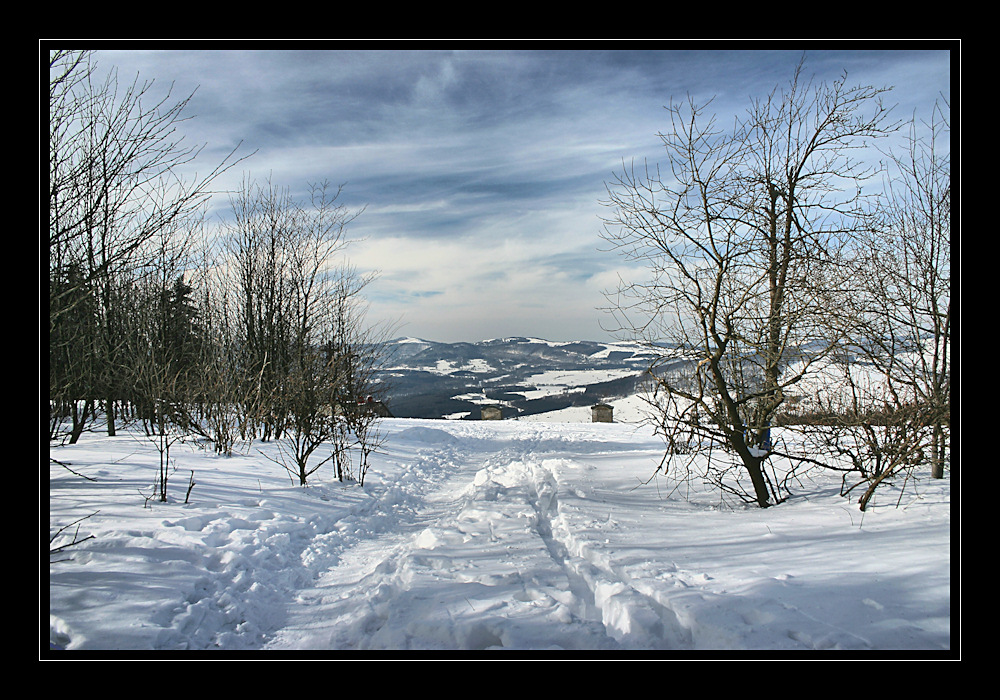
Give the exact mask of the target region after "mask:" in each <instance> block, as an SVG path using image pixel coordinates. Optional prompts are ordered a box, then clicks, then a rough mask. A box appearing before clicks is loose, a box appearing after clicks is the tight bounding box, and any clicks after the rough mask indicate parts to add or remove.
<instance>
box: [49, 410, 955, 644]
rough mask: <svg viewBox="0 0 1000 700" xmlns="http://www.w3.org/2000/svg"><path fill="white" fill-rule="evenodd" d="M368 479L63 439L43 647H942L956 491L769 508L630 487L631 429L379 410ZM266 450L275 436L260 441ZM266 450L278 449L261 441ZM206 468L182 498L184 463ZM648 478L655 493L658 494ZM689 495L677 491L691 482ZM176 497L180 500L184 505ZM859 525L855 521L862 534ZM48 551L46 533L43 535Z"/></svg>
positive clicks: (644, 444)
mask: <svg viewBox="0 0 1000 700" xmlns="http://www.w3.org/2000/svg"><path fill="white" fill-rule="evenodd" d="M384 425H385V429H386V431H387V433H388V437H389V439H388V440H387V442H386V445H385V449H384V451H383V453H381V454H379V455H378V456H377V459H376V461H375V463H374V466H373V468H372V470H371V471H370V472H369V474H368V477H367V479H366V484H365V487H364V489H360V488H358V487H357V486H356V485H353V484H340V483H338V482H336V481H330V480H329V478H328V477H326V478H323V477H322V476H321V478H318V479H314V481H313V483H312V484H311V485H310V486H309V487H308V488H301V487H298V486H295V485H293V484H290V483H289V479H288V477H287V475H286V474H284V473H283V472H282V471H281V470H280V469H276V468H275V464H274V462H272V461H270V460H268V459H266V458H265V457H263V456H262V455H260V454H259V453H257V454H254V452H253V451H250V452H248V453H247V454H243V455H237V456H234V457H232V458H219V457H214V456H212V455H210V454H206V453H205V452H201V451H199V450H191V449H187V450H182V449H178V450H175V451H174V453H173V458H174V459H175V460H176V463H177V474H176V475H175V476H174V477H173V478H174V480H175V484H177V482H178V481H180V483H179V484H177V485H175V486H174V487H172V488H173V489H174V491H173V493H174V494H175V499H174V500H173V501H172V502H171V503H167V504H152V505H144V504H143V501H142V498H141V496H140V495H138V494H139V493H140V492H148V488H149V483H150V478H151V476H152V475H153V474H155V473H156V465H157V464H158V455H157V453H156V452H155V450H154V449H152V448H151V447H150V446H149V445H148V443H145V444H144V443H143V442H142V441H141V440H139V441H137V440H135V439H133V438H129V437H118V438H107V437H106V436H103V437H102V436H99V435H90V436H87V438H86V440H84V441H81V444H80V445H76V446H72V447H66V448H58V449H54V450H53V456H56V457H57V458H58V459H61V460H63V461H66V462H71V463H72V465H73V468H74V469H75V470H76V471H77V472H78V473H86V474H87V475H88V476H91V477H93V478H94V480H93V481H84V480H82V479H81V478H79V477H78V476H75V475H73V474H71V473H69V472H67V471H66V470H64V469H62V468H60V467H58V466H53V465H50V484H49V501H50V513H51V514H50V517H51V519H52V520H51V522H52V524H53V525H52V526H53V527H55V526H57V525H62V524H65V523H69V522H72V521H74V520H76V519H77V518H80V517H83V516H86V515H88V514H91V515H92V517H89V518H87V519H86V520H85V521H84V522H83V524H82V527H83V528H84V529H83V530H82V531H81V534H84V535H85V534H93V535H94V537H93V539H90V540H87V541H86V542H85V543H83V544H81V545H80V546H79V547H76V548H73V549H70V550H67V553H66V554H65V555H64V556H62V557H61V558H60V559H59V560H58V561H56V562H54V563H52V564H51V565H50V572H49V607H50V610H49V614H50V618H49V619H50V625H49V627H50V632H49V641H50V643H52V644H55V645H58V646H59V647H62V648H66V649H69V650H73V649H81V650H88V649H132V650H152V651H173V650H220V649H221V650H230V651H256V650H284V651H290V652H300V651H301V652H307V651H310V650H345V651H349V650H377V651H381V650H389V651H412V650H431V651H438V650H442V651H465V650H486V649H489V650H494V649H503V650H518V651H532V650H568V651H570V652H574V651H579V652H586V651H591V650H595V651H598V652H600V653H613V652H615V651H619V650H629V651H631V650H657V651H671V650H681V651H685V650H687V651H699V650H746V649H752V650H762V649H763V650H772V651H774V650H784V651H803V650H850V651H860V652H871V651H875V650H882V649H930V650H944V649H948V648H949V646H950V585H951V582H950V506H949V503H950V492H949V483H948V481H947V480H943V481H925V482H923V483H922V484H921V486H920V488H919V489H915V488H914V487H913V486H911V487H909V490H908V491H907V492H905V500H904V501H903V504H904V505H903V506H902V507H896V506H895V502H896V500H897V499H898V494H896V493H892V494H890V495H889V497H888V498H889V499H890V501H891V502H892V504H893V505H891V506H890V505H886V506H885V507H877V508H875V509H874V510H873V511H871V512H869V513H866V514H865V515H864V519H863V520H862V517H861V514H860V513H859V512H858V511H857V510H856V509H855V508H853V507H852V505H851V504H850V502H848V501H846V500H845V499H843V498H841V497H840V496H839V495H838V494H837V491H838V489H839V483H838V482H837V480H836V477H835V476H834V477H833V478H832V479H830V478H827V480H826V481H824V480H823V479H819V480H818V481H816V482H815V483H807V484H803V486H802V489H801V494H802V495H801V496H799V497H798V498H796V499H795V500H793V501H790V502H789V503H787V504H784V505H782V506H780V507H778V508H774V509H768V510H767V511H761V510H759V509H753V508H728V507H718V495H717V494H712V493H710V492H702V493H700V494H699V493H694V492H692V493H691V494H690V496H691V498H690V499H687V498H683V497H680V495H679V494H675V495H674V496H672V497H670V498H667V494H666V492H665V490H661V489H660V486H661V485H660V484H650V485H643V483H642V482H645V481H647V480H648V479H649V477H650V475H651V474H652V471H653V469H654V467H655V465H656V464H657V463H658V461H659V459H660V456H661V450H662V444H661V443H660V441H659V440H658V439H657V438H655V437H654V436H652V435H651V434H649V433H648V432H645V431H643V430H639V429H637V428H636V427H634V426H629V425H625V424H566V423H563V424H559V423H519V422H509V421H501V422H492V421H472V422H467V421H454V422H452V421H418V420H404V419H399V420H396V419H390V420H387V421H385V424H384ZM255 447H257V448H258V449H268V447H267V446H265V445H260V446H256V445H255ZM270 449H273V446H272V447H271V448H270ZM188 469H190V470H193V471H194V472H195V473H196V474H197V478H196V481H197V485H196V486H195V488H194V491H193V496H194V497H193V498H192V500H191V503H189V504H184V503H182V502H181V501H182V500H183V481H181V480H182V479H184V477H186V475H187V470H188ZM662 486H665V484H663V485H662ZM697 486H698V485H697V484H691V488H692V489H693V491H696V490H697ZM178 493H180V494H181V495H180V498H179V499H178V498H177V494H178ZM862 523H863V527H862ZM57 544H58V541H57Z"/></svg>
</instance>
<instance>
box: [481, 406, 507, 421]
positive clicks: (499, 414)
mask: <svg viewBox="0 0 1000 700" xmlns="http://www.w3.org/2000/svg"><path fill="white" fill-rule="evenodd" d="M482 418H483V420H503V411H502V410H501V409H500V407H499V406H483V409H482Z"/></svg>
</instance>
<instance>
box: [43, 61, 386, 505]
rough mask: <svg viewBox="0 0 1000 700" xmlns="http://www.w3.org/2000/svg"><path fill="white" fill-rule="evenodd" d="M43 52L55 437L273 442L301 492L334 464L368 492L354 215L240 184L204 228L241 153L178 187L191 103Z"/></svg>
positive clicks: (363, 335) (324, 190)
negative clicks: (128, 428)
mask: <svg viewBox="0 0 1000 700" xmlns="http://www.w3.org/2000/svg"><path fill="white" fill-rule="evenodd" d="M49 60H50V63H49V110H50V120H49V123H50V134H49V329H48V330H49V438H50V440H53V441H68V442H70V443H72V442H75V441H76V440H78V439H79V437H80V435H81V434H82V433H83V431H85V430H96V429H100V430H106V431H107V433H108V434H109V435H114V434H115V433H116V431H117V430H118V429H120V428H121V427H122V426H123V425H126V424H128V425H136V426H141V429H142V430H144V431H145V433H146V434H147V435H150V436H158V437H159V438H161V439H163V443H162V444H164V445H168V444H169V441H168V440H166V438H167V437H168V436H181V435H185V436H186V435H198V436H202V437H203V438H205V439H207V440H210V441H211V442H212V444H213V445H214V449H215V450H216V451H217V452H219V453H221V454H229V453H231V451H232V449H233V447H234V445H235V444H236V442H237V441H240V440H253V439H262V440H272V439H279V438H280V439H281V442H280V454H281V458H280V461H281V463H282V465H283V466H284V467H285V468H286V469H288V471H289V472H290V473H291V474H293V475H294V477H295V478H297V479H298V480H299V483H303V484H304V483H306V479H307V477H308V476H309V475H310V474H312V473H314V472H315V471H316V470H317V469H318V468H319V467H320V466H321V465H322V464H325V463H327V462H330V461H332V462H333V464H334V468H335V469H336V473H337V475H338V477H339V478H341V479H346V478H354V477H360V479H361V480H362V482H363V478H364V473H365V471H366V470H367V458H368V455H369V454H370V452H371V451H372V450H373V449H375V447H376V446H377V444H378V441H379V438H378V436H377V434H375V433H376V432H377V431H376V425H375V423H374V421H373V416H372V414H371V412H370V411H368V410H365V408H364V407H363V406H361V405H359V403H358V397H367V396H370V395H376V396H378V395H380V393H381V392H380V391H379V385H378V384H377V383H376V380H375V376H374V374H375V370H376V369H377V368H378V366H379V363H380V361H381V358H382V351H383V349H384V347H385V344H384V338H383V337H382V336H381V335H380V334H379V333H378V331H375V330H372V329H370V328H369V327H368V326H366V323H365V317H364V299H363V296H362V292H363V290H364V289H365V287H366V285H367V284H368V283H370V281H371V277H369V276H363V275H359V274H358V273H357V272H356V271H355V270H354V269H352V268H351V267H350V266H349V265H348V264H347V263H346V261H345V258H344V255H343V253H344V247H345V245H346V244H347V238H346V228H347V226H348V225H349V224H350V223H351V222H352V221H353V220H354V219H355V218H356V217H357V216H358V215H359V214H360V211H351V210H348V209H347V208H346V207H345V206H344V205H342V204H340V203H339V202H338V199H339V196H340V190H339V189H338V188H332V187H330V186H329V184H327V183H319V184H315V185H311V186H310V187H309V191H308V194H307V195H306V196H305V197H304V198H297V197H295V196H293V195H292V194H291V192H290V190H289V189H287V188H281V187H277V186H275V185H274V184H272V183H271V182H269V181H268V182H264V183H260V182H257V181H254V180H253V179H252V178H250V177H249V176H247V177H245V178H244V180H243V181H242V183H241V185H240V187H239V189H238V190H237V191H236V192H232V193H230V195H229V205H230V207H229V212H228V215H226V216H224V217H222V221H221V223H212V222H209V221H208V220H207V214H206V209H207V204H208V202H209V199H210V198H211V196H212V195H213V189H212V188H213V186H214V184H215V182H216V181H217V180H218V178H219V176H220V175H222V174H223V173H225V172H227V171H229V170H230V169H231V168H232V167H233V166H235V165H236V164H238V163H240V162H241V161H242V160H244V158H245V157H237V156H236V150H234V151H233V152H231V153H230V154H229V155H228V156H227V157H226V158H225V159H224V160H223V161H222V162H221V163H220V164H219V165H217V166H216V167H214V168H213V169H212V170H211V171H210V172H209V174H208V175H207V176H204V177H201V178H196V179H194V180H186V179H184V176H183V171H184V166H186V165H188V164H189V163H191V162H192V161H193V160H194V158H195V157H196V156H197V155H198V154H199V152H200V149H199V148H196V147H186V146H182V145H181V140H180V138H179V137H178V136H177V130H178V127H179V125H180V122H182V121H183V120H184V119H186V116H185V115H184V113H183V112H184V108H185V106H186V104H187V102H188V100H189V99H190V96H189V97H187V98H184V99H180V100H178V101H176V102H175V101H173V99H172V97H171V95H170V93H169V91H168V92H167V94H166V96H164V97H162V98H154V90H153V84H152V83H151V82H143V83H140V82H139V81H138V79H137V80H136V81H134V82H132V83H131V84H128V85H125V86H123V85H121V84H119V81H118V77H117V74H116V73H115V72H114V71H111V72H110V73H109V74H108V75H107V77H106V78H103V79H101V80H98V78H97V70H96V65H95V64H94V63H93V61H92V57H91V56H90V55H89V54H88V53H87V52H76V51H53V52H51V53H50V56H49ZM321 445H327V446H331V445H332V447H333V449H332V450H324V454H323V455H322V456H320V455H318V454H316V451H317V449H318V448H319V447H320V446H321ZM352 455H359V457H356V458H354V461H353V463H352ZM314 457H315V458H314ZM317 460H318V461H317ZM161 486H162V488H161V494H160V495H161V497H162V498H163V499H165V497H166V484H165V480H164V482H163V484H162V485H161Z"/></svg>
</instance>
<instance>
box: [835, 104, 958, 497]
mask: <svg viewBox="0 0 1000 700" xmlns="http://www.w3.org/2000/svg"><path fill="white" fill-rule="evenodd" d="M946 109H947V108H946V106H942V105H940V104H938V105H936V106H935V108H934V111H933V114H932V117H931V120H930V121H929V122H927V123H921V122H919V121H918V120H916V119H914V120H913V121H912V122H911V124H910V130H909V132H908V133H907V135H906V139H905V146H904V149H903V152H902V153H900V152H897V151H889V152H888V155H889V156H890V159H891V160H890V164H891V166H892V170H891V171H890V173H889V179H888V183H887V187H886V189H885V191H886V201H885V203H884V205H883V207H882V209H881V214H882V218H881V220H880V221H879V222H878V225H877V226H875V227H873V228H872V230H871V231H870V235H869V236H867V237H866V238H865V239H864V240H863V241H862V242H861V244H859V245H858V246H857V247H856V249H855V251H854V256H853V260H852V266H851V269H852V277H853V279H854V280H856V281H857V282H856V287H855V291H854V294H852V295H851V297H850V298H848V299H845V300H844V301H843V303H842V304H840V305H839V310H840V312H841V317H842V325H843V326H844V327H847V328H849V329H850V338H851V342H850V343H849V344H848V345H846V346H845V357H844V359H843V361H841V362H839V363H837V364H836V365H834V366H833V367H831V369H835V370H836V372H837V375H838V376H837V378H836V379H837V381H838V382H839V383H840V384H841V385H842V386H845V387H847V388H848V389H849V393H848V394H846V396H847V397H848V398H849V399H850V403H849V405H848V406H846V407H845V408H844V409H843V410H840V411H834V410H832V409H830V410H829V411H828V413H829V414H830V415H831V416H835V420H833V421H832V429H831V430H830V431H828V432H827V434H826V443H827V446H828V447H829V448H830V449H832V450H833V451H834V452H835V453H837V454H840V455H843V456H845V457H847V458H848V459H850V460H851V461H852V462H853V463H854V465H855V467H856V471H857V473H858V474H859V475H860V479H859V480H858V481H857V483H855V484H853V485H852V486H851V487H850V488H849V489H847V491H848V492H850V491H851V490H853V489H855V488H859V487H863V488H861V489H860V490H861V496H860V498H859V504H860V506H861V508H862V509H864V508H865V506H866V505H867V503H868V502H869V501H870V500H871V498H872V496H873V495H874V493H875V490H876V489H877V487H878V486H879V485H881V484H883V483H885V482H888V481H890V480H893V479H894V478H895V477H903V478H904V479H909V478H911V476H912V475H913V474H914V471H915V470H916V469H917V468H918V467H926V466H927V465H928V464H929V465H930V469H929V471H930V475H931V476H932V477H933V478H942V477H943V475H944V465H945V464H946V463H947V461H948V448H949V441H950V423H951V363H950V356H951V325H952V317H951V257H950V256H951V252H950V251H951V240H950V239H951V169H950V154H949V152H948V149H947V141H946V138H945V135H946V134H947V131H948V116H947V111H946Z"/></svg>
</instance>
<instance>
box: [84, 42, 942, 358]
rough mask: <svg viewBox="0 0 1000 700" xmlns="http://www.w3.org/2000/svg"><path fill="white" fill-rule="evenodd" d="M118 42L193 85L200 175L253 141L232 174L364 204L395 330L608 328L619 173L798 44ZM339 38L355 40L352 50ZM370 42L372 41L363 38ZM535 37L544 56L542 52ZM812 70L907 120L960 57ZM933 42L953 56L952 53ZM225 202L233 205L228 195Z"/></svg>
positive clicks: (128, 58) (233, 181)
mask: <svg viewBox="0 0 1000 700" xmlns="http://www.w3.org/2000/svg"><path fill="white" fill-rule="evenodd" d="M203 46H204V48H202V45H199V44H194V45H192V44H191V43H190V42H185V43H183V44H171V43H165V44H152V45H151V44H148V43H145V44H141V45H138V46H135V47H133V46H131V45H129V44H127V43H121V44H116V43H111V44H102V48H101V49H100V50H98V51H97V53H96V59H97V61H98V65H99V67H110V66H112V65H113V66H117V68H118V70H119V75H120V82H121V81H123V80H124V79H126V78H128V79H130V78H131V77H132V76H133V75H135V74H138V75H139V76H140V77H141V78H144V79H154V80H155V81H156V83H157V84H162V85H164V86H166V85H167V84H169V83H170V82H173V83H174V91H175V92H174V94H175V95H177V96H180V95H182V94H188V93H190V92H191V91H192V90H196V91H195V93H194V98H193V99H192V101H191V103H190V106H189V109H188V110H187V112H186V113H187V114H188V115H189V116H191V117H192V118H191V120H190V121H187V122H184V124H183V125H182V126H183V133H184V135H185V139H186V140H188V139H189V140H191V141H194V142H196V143H205V144H207V147H206V148H205V150H204V151H203V153H202V155H201V157H200V158H199V161H198V162H199V163H202V164H203V166H202V167H206V168H207V167H208V166H210V165H212V164H214V163H217V162H218V161H219V159H221V158H222V157H223V155H224V154H225V153H226V152H228V151H229V150H230V149H232V147H233V146H235V145H236V144H237V143H238V142H240V141H242V142H243V146H242V147H241V150H240V153H249V152H251V151H256V153H255V155H253V156H252V157H251V158H249V159H248V160H246V161H244V162H243V163H241V164H240V165H239V166H238V167H237V168H236V169H234V170H233V171H230V172H229V173H228V174H227V180H226V181H225V183H224V184H225V186H227V187H236V186H237V184H238V183H239V181H240V180H242V179H243V178H244V176H246V175H249V176H250V177H252V178H256V179H259V180H265V179H267V178H270V179H271V181H272V182H273V183H274V184H275V185H278V186H282V187H288V188H290V189H291V190H292V192H304V191H305V189H306V187H307V185H308V184H309V183H313V182H319V181H323V180H328V181H330V182H331V183H332V184H334V185H340V184H343V185H344V190H343V193H342V195H341V200H340V201H341V203H343V204H345V205H347V206H348V207H351V208H361V207H365V210H364V213H363V214H362V215H361V216H360V217H359V218H358V219H357V220H356V221H355V222H354V223H353V224H352V226H351V228H350V230H349V235H350V236H351V238H353V239H356V243H354V244H353V245H352V246H351V247H350V248H349V249H348V255H349V258H350V262H351V263H353V264H354V265H355V266H356V267H357V268H358V269H359V270H360V271H368V270H378V271H379V272H380V275H379V277H378V279H377V281H376V282H375V283H374V284H373V285H372V286H370V287H369V288H368V298H369V300H370V302H371V310H370V312H369V313H370V316H371V318H372V319H394V320H396V321H397V322H398V327H399V330H398V333H397V334H398V335H410V336H416V337H421V338H426V339H431V340H441V341H460V340H461V341H478V340H483V339H486V338H496V337H502V336H510V335H529V336H536V337H541V338H546V339H549V340H578V339H596V340H604V339H608V338H609V335H608V334H607V333H605V332H604V331H603V330H602V322H603V323H604V324H607V323H609V322H610V319H609V318H608V317H607V316H606V314H604V313H602V312H601V311H600V310H599V308H600V307H602V306H603V305H604V304H605V299H604V297H603V295H602V291H603V290H605V289H608V288H610V287H612V286H614V284H615V281H616V279H617V275H618V273H619V272H622V273H623V274H626V275H628V274H629V271H628V270H627V269H626V267H625V263H624V261H623V260H621V259H620V258H619V257H617V256H616V255H615V254H614V253H611V252H607V251H606V250H604V248H606V244H605V243H604V242H603V241H602V240H601V238H600V232H601V228H602V225H601V216H602V214H604V213H606V212H605V211H604V208H603V207H602V206H601V203H600V202H601V200H602V199H603V198H604V196H605V183H606V182H609V181H610V180H611V179H612V177H613V174H614V172H615V171H616V170H620V169H621V167H622V163H623V162H628V161H631V160H632V159H636V160H643V159H648V160H649V161H650V162H656V161H657V160H662V153H661V149H662V146H661V145H660V141H659V139H658V137H657V132H658V131H661V130H664V129H666V128H667V127H668V125H669V122H668V119H667V115H666V113H665V111H664V105H666V104H667V103H668V102H670V101H671V100H672V99H673V100H677V99H685V98H686V96H687V95H691V96H692V97H694V98H695V100H697V101H705V100H707V99H709V98H712V97H714V98H715V101H714V102H713V111H714V112H716V113H717V114H718V115H719V116H720V118H721V117H726V118H727V119H723V120H722V121H728V119H729V118H731V117H732V115H735V114H736V113H737V112H740V111H742V110H744V109H745V108H746V107H747V105H748V101H749V99H750V98H751V97H760V96H764V95H766V94H767V93H768V92H770V91H771V90H772V89H773V88H774V87H775V86H776V85H778V84H781V83H785V82H787V80H788V79H789V78H790V77H791V74H792V70H793V69H794V67H795V64H796V63H797V62H798V60H799V59H800V57H801V56H802V52H803V47H802V46H797V45H795V44H787V45H786V44H780V45H778V46H777V47H775V45H773V44H762V45H761V47H756V46H755V45H753V44H750V45H741V47H740V48H739V49H731V48H728V47H727V45H726V44H725V43H721V44H715V43H708V44H704V45H698V47H697V48H696V49H695V50H692V49H691V47H690V46H688V45H683V46H681V45H677V47H673V45H672V44H671V43H669V42H657V43H638V44H634V46H637V47H639V48H636V49H634V50H619V48H620V45H619V44H617V43H615V44H607V45H605V44H601V43H596V44H595V43H588V44H574V43H570V44H566V43H556V44H555V45H554V46H555V48H556V50H549V49H548V47H549V46H550V45H549V44H547V43H546V44H530V43H528V44H523V43H522V44H517V45H516V48H506V47H505V45H504V44H498V43H489V42H487V43H485V44H470V45H468V46H466V45H459V44H455V45H449V44H442V45H439V44H425V43H421V42H418V43H405V44H394V43H393V44H384V45H382V44H375V45H370V44H364V45H352V44H351V43H350V42H346V43H344V44H328V43H323V44H318V45H314V44H310V43H295V44H286V43H280V44H268V43H263V44H252V45H251V46H250V49H249V50H247V49H244V48H242V47H240V46H238V45H235V44H225V43H221V44H220V43H207V44H204V45H203ZM339 46H343V47H344V48H342V49H339V48H338V47H339ZM360 46H363V47H364V48H360ZM535 46H537V47H538V48H537V49H535V48H533V47H535ZM806 49H807V50H806V72H807V74H811V75H813V76H815V78H817V79H821V80H832V79H835V78H838V77H840V75H841V74H842V73H843V72H844V71H847V73H848V76H849V81H850V82H857V83H865V84H875V85H891V86H893V87H894V89H893V92H892V93H891V96H890V97H889V100H888V101H889V102H890V103H895V104H898V107H897V110H898V116H900V117H902V118H906V117H909V116H911V115H912V114H913V112H914V110H916V111H917V114H918V115H923V114H929V110H930V106H931V105H932V104H933V102H934V100H935V99H937V98H938V97H939V96H940V95H941V94H942V93H943V94H944V95H946V96H948V97H949V98H950V96H951V72H952V69H953V59H955V57H954V56H952V55H950V54H949V52H948V51H947V50H941V49H939V48H938V49H936V47H935V46H933V45H922V46H919V47H911V46H909V45H894V44H891V43H890V44H887V45H885V44H875V45H871V46H868V45H864V44H862V45H860V46H858V45H857V44H850V45H844V46H843V47H840V46H839V45H837V44H832V45H819V46H808V47H806ZM935 49H936V50H935ZM215 204H216V205H217V207H218V209H219V211H218V215H219V216H222V215H223V214H224V211H223V210H224V209H225V208H226V207H227V206H228V199H227V198H226V197H224V196H222V197H218V198H217V199H216V200H215Z"/></svg>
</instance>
